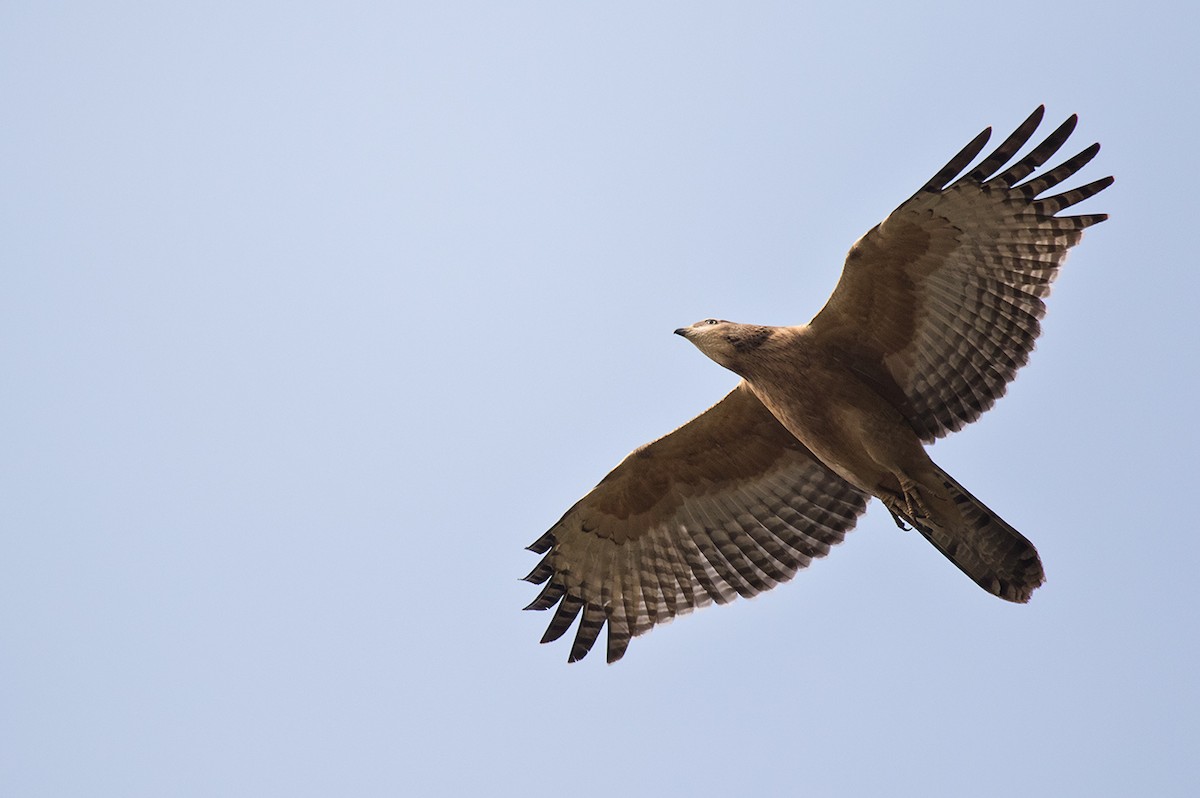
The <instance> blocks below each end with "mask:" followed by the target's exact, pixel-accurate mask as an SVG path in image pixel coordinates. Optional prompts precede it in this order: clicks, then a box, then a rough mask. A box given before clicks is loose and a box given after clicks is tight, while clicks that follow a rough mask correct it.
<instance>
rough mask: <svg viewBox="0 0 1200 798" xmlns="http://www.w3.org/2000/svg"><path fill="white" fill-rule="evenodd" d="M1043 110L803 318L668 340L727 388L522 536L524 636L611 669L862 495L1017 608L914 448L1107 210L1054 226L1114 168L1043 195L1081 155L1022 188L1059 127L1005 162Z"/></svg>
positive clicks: (969, 514) (978, 402)
mask: <svg viewBox="0 0 1200 798" xmlns="http://www.w3.org/2000/svg"><path fill="white" fill-rule="evenodd" d="M1042 114H1043V109H1042V108H1040V107H1039V108H1038V109H1037V110H1036V111H1034V113H1033V114H1032V115H1031V116H1030V117H1029V118H1028V119H1027V120H1025V122H1024V123H1023V124H1022V125H1021V126H1020V127H1019V128H1018V129H1017V130H1016V131H1015V132H1014V133H1013V134H1012V135H1011V136H1009V137H1008V139H1006V140H1005V141H1004V142H1003V143H1002V144H1001V145H1000V146H999V147H998V148H997V149H996V150H995V151H994V152H993V153H991V154H990V155H988V156H987V157H986V158H984V160H983V161H982V162H981V163H980V164H979V165H978V166H976V167H975V168H974V169H973V170H971V171H970V172H968V173H967V174H966V175H964V176H962V177H961V178H959V179H958V180H955V178H956V177H958V176H959V175H960V174H961V173H962V172H963V171H964V170H965V169H966V168H967V167H968V165H969V164H970V162H971V161H972V160H974V158H975V157H976V156H977V155H979V153H980V152H981V151H982V150H983V147H984V145H985V144H986V143H987V140H988V138H989V135H990V132H991V131H990V129H988V130H985V131H984V132H983V133H981V134H980V135H979V136H977V137H976V138H975V139H974V140H973V141H972V142H971V143H970V144H968V145H967V146H966V147H965V148H964V149H963V150H962V151H961V152H959V154H958V155H956V156H955V157H954V158H953V159H951V161H950V162H949V163H948V164H947V165H946V166H945V167H944V168H943V169H942V170H941V171H939V172H938V173H937V174H936V175H935V176H934V177H933V178H932V179H931V180H930V181H929V182H928V183H927V184H925V185H924V186H923V187H922V188H921V189H920V190H919V191H918V192H917V193H916V194H914V195H913V196H912V197H911V198H910V199H909V200H908V201H906V202H905V203H904V204H902V205H901V206H900V207H899V208H897V209H896V210H895V211H893V212H892V214H891V215H889V216H888V217H887V219H885V220H884V221H883V222H882V223H881V224H880V225H878V226H876V227H875V228H874V229H872V230H871V231H870V232H868V233H867V234H866V235H865V236H863V237H862V238H861V239H860V240H859V241H858V242H856V243H855V244H854V246H853V247H851V249H850V253H849V255H848V256H847V258H846V264H845V267H844V269H843V272H842V277H841V280H840V281H839V282H838V285H837V288H836V289H835V290H834V292H833V295H832V296H831V297H830V299H829V301H828V302H827V303H826V305H825V307H824V308H823V309H822V310H821V312H820V313H818V314H817V315H816V316H815V317H814V318H813V320H812V321H811V322H810V323H809V324H807V325H801V326H797V327H766V326H762V325H750V324H735V323H733V322H728V321H723V320H718V319H706V320H705V321H702V322H698V323H696V324H693V325H691V326H690V327H686V328H682V329H679V330H676V332H677V333H679V334H680V335H683V336H684V337H685V338H687V339H688V340H689V341H691V342H692V343H693V344H695V345H696V347H697V348H699V349H700V350H701V351H702V352H703V353H704V354H706V355H707V356H708V357H710V358H712V359H713V360H714V361H716V362H717V363H719V364H721V365H722V366H725V367H726V368H728V369H730V370H731V371H734V372H735V373H737V374H738V375H740V376H741V377H742V382H741V383H740V384H739V385H738V386H737V388H735V389H734V390H733V392H732V393H730V394H729V395H728V396H726V397H725V398H724V399H723V400H721V401H720V402H719V403H717V404H716V405H715V406H714V407H712V408H711V409H709V410H708V411H706V412H705V413H703V414H702V415H700V416H699V417H697V418H695V419H693V420H692V421H691V422H689V423H687V424H685V425H684V426H683V427H680V428H679V429H678V430H676V431H675V432H672V433H671V434H669V435H667V436H665V437H663V438H660V439H659V440H657V441H654V442H653V443H650V444H648V445H646V446H643V447H641V448H640V449H638V450H636V451H635V452H633V454H631V455H629V457H627V458H625V460H624V461H623V462H622V463H621V464H620V465H619V466H617V468H616V469H614V470H613V471H612V473H610V474H609V475H608V476H607V477H605V478H604V480H603V481H602V482H601V483H600V484H599V485H597V486H596V488H595V489H594V490H592V492H591V493H589V494H588V495H587V496H585V497H584V498H583V499H581V500H580V501H579V502H578V503H576V505H575V506H574V507H572V508H571V509H570V510H568V511H567V513H566V514H565V515H564V516H563V517H562V519H560V520H559V522H558V523H557V524H555V525H554V526H553V527H551V529H550V530H549V531H548V532H546V534H544V535H543V536H542V537H541V538H539V539H538V540H537V541H536V542H535V543H534V544H533V545H532V546H530V549H531V550H533V551H535V552H537V553H539V554H544V555H545V557H544V558H543V559H542V561H541V562H540V563H539V564H538V566H537V567H536V568H534V570H533V572H532V573H530V574H529V576H527V577H526V579H527V580H528V581H530V582H533V583H535V584H543V583H544V585H545V586H544V588H543V589H542V592H541V594H540V595H539V596H538V597H537V598H536V599H535V600H534V601H533V603H532V604H530V605H529V607H527V609H549V608H551V607H554V606H556V605H557V608H558V609H557V610H556V612H555V614H554V617H553V619H552V620H551V622H550V627H549V629H547V631H546V634H545V636H544V637H543V638H542V642H549V641H550V640H554V639H557V638H558V637H560V636H561V635H562V634H563V633H565V632H566V630H567V629H568V628H569V627H570V625H571V623H572V622H573V621H574V620H575V618H576V617H577V616H579V615H580V614H582V619H581V620H580V622H579V627H578V630H577V632H576V635H575V642H574V644H573V646H572V648H571V653H570V660H571V661H575V660H578V659H580V658H582V657H583V656H584V655H585V654H587V652H588V651H589V650H590V649H591V647H592V645H593V643H594V642H595V641H596V639H597V637H598V636H599V633H600V631H601V629H602V628H603V627H604V626H605V624H607V626H608V661H609V662H614V661H616V660H617V659H620V658H621V656H622V655H623V654H624V653H625V649H626V647H627V646H628V644H629V640H630V638H631V637H634V636H637V635H639V634H642V633H643V632H646V631H648V630H649V629H650V628H652V627H653V626H654V625H655V624H658V623H665V622H667V621H669V620H671V619H672V618H674V617H675V616H676V615H680V614H683V613H686V612H690V611H691V610H692V609H694V608H696V607H700V606H704V605H706V604H708V603H710V602H712V601H716V602H717V603H721V604H723V603H725V602H727V601H729V600H730V599H732V598H734V597H736V596H739V595H741V596H753V595H755V594H757V593H759V592H761V591H763V590H769V589H770V588H772V587H774V586H775V585H776V584H778V583H779V582H783V581H786V580H787V579H790V578H791V577H792V576H793V575H794V574H795V572H796V571H797V570H798V569H800V568H803V567H805V566H806V565H808V564H809V562H811V560H812V559H813V558H814V557H821V556H824V555H825V554H826V553H828V551H829V547H830V546H832V545H834V544H836V543H839V542H840V541H841V540H842V539H843V538H844V537H845V534H846V533H847V532H848V531H849V530H850V529H851V528H852V527H853V526H854V524H855V521H856V520H857V518H858V516H859V515H860V514H861V513H862V512H863V510H864V509H865V508H866V503H867V500H868V499H869V498H870V497H871V496H875V497H878V498H879V499H881V500H882V501H883V503H884V505H885V506H886V507H887V508H888V510H889V511H890V512H891V513H892V515H893V517H894V518H896V521H897V523H898V524H903V523H905V522H907V523H908V524H911V525H912V526H913V527H914V528H916V529H917V530H919V531H920V533H921V534H922V535H924V537H925V538H926V539H927V540H929V541H930V542H931V543H932V544H933V545H934V546H935V547H936V548H937V549H938V550H939V551H941V552H942V553H943V554H944V555H945V556H946V557H947V558H949V559H950V561H951V562H953V563H954V564H955V565H956V566H958V567H959V568H960V569H962V571H963V572H964V573H966V574H967V575H968V576H970V577H971V579H973V580H974V581H975V582H976V583H977V584H979V585H980V586H981V587H983V588H984V589H985V590H987V591H988V592H990V593H993V594H994V595H997V596H999V597H1001V598H1003V599H1007V600H1009V601H1015V602H1025V601H1028V600H1029V598H1030V596H1031V595H1032V593H1033V591H1034V590H1035V589H1036V588H1037V587H1038V586H1039V585H1041V584H1042V582H1043V581H1044V574H1043V571H1042V564H1041V561H1040V560H1039V558H1038V555H1037V551H1036V549H1035V548H1034V547H1033V544H1031V543H1030V542H1029V541H1028V540H1027V539H1026V538H1025V537H1023V536H1022V535H1021V534H1020V533H1019V532H1017V531H1016V530H1015V529H1013V528H1012V527H1011V526H1009V525H1008V524H1006V523H1005V522H1004V521H1003V520H1002V519H1000V518H999V517H998V516H997V515H996V514H995V513H993V512H992V511H991V510H989V509H988V508H987V507H986V506H984V505H983V504H982V503H981V502H980V501H979V500H978V499H976V498H975V497H974V496H972V495H971V494H970V493H968V492H967V491H966V490H965V489H964V488H963V487H962V486H961V485H959V484H958V483H957V482H956V481H955V480H954V479H953V478H951V477H950V476H949V475H948V474H946V472H945V471H943V470H942V469H941V468H939V467H938V466H937V465H936V464H935V463H934V462H933V461H932V460H930V459H929V456H928V455H927V454H926V452H925V449H924V446H923V444H925V443H929V442H932V441H933V440H935V439H937V438H939V437H942V436H944V435H946V434H948V433H950V432H952V431H954V430H958V429H960V428H961V427H962V426H963V425H965V424H967V423H969V422H971V421H974V420H975V419H976V418H978V417H979V416H980V415H981V414H982V413H983V412H984V411H985V410H987V409H988V408H990V407H991V406H992V405H993V404H994V403H995V401H996V400H997V399H998V398H999V397H1000V396H1002V395H1003V394H1004V391H1005V389H1006V387H1007V385H1008V383H1009V382H1010V381H1011V380H1012V379H1013V378H1014V377H1015V375H1016V372H1017V370H1018V369H1019V368H1020V367H1021V366H1023V365H1024V364H1025V362H1026V361H1027V360H1028V358H1029V353H1030V351H1031V350H1032V349H1033V344H1034V341H1035V339H1036V338H1037V336H1038V333H1039V332H1040V323H1039V320H1040V319H1041V317H1042V316H1043V315H1044V313H1045V305H1044V304H1043V302H1042V300H1043V298H1044V297H1045V296H1046V295H1047V294H1048V293H1049V291H1050V284H1051V282H1052V281H1053V280H1054V278H1055V276H1056V275H1057V273H1058V269H1059V267H1060V266H1061V264H1062V262H1063V260H1064V259H1065V257H1066V253H1067V250H1068V249H1069V248H1070V247H1072V246H1074V245H1075V244H1076V243H1078V242H1079V239H1080V236H1081V235H1082V231H1083V229H1084V228H1086V227H1089V226H1090V225H1093V224H1096V223H1097V222H1101V221H1103V220H1104V219H1105V218H1106V217H1105V216H1104V215H1099V214H1097V215H1084V216H1056V215H1055V214H1056V213H1058V212H1059V211H1061V210H1063V209H1064V208H1067V207H1069V206H1071V205H1074V204H1076V203H1078V202H1081V201H1082V200H1085V199H1087V198H1088V197H1091V196H1093V195H1095V194H1097V193H1098V192H1100V191H1102V190H1103V189H1105V188H1106V187H1108V186H1109V185H1110V184H1111V183H1112V178H1111V177H1106V178H1103V179H1101V180H1097V181H1095V182H1093V183H1089V184H1087V185H1085V186H1082V187H1080V188H1076V189H1073V190H1070V191H1065V192H1062V193H1060V194H1056V195H1053V196H1049V197H1041V195H1042V194H1043V193H1045V192H1046V191H1048V190H1049V189H1051V188H1053V187H1054V186H1056V185H1058V184H1059V183H1061V182H1062V181H1063V180H1065V179H1067V178H1069V177H1071V176H1072V175H1074V174H1075V173H1076V172H1077V171H1078V170H1079V169H1080V168H1082V167H1083V166H1084V165H1085V164H1086V163H1087V162H1088V161H1090V160H1091V159H1092V158H1093V157H1094V156H1095V154H1096V152H1097V151H1099V145H1098V144H1093V145H1092V146H1091V147H1088V148H1087V149H1085V150H1084V151H1083V152H1081V153H1079V154H1078V155H1076V156H1074V157H1072V158H1070V159H1068V160H1066V161H1064V162H1063V163H1062V164H1061V165H1059V166H1058V167H1056V168H1054V169H1051V170H1049V171H1047V172H1044V173H1042V174H1041V175H1039V176H1036V177H1033V178H1032V179H1027V178H1030V176H1031V175H1032V174H1033V173H1034V172H1035V170H1036V169H1037V168H1038V167H1040V166H1042V164H1044V163H1045V162H1046V161H1047V160H1048V159H1049V158H1051V157H1052V156H1053V155H1054V154H1055V153H1056V152H1057V151H1058V150H1059V148H1060V147H1061V146H1062V144H1063V143H1064V142H1065V141H1066V139H1067V137H1068V136H1069V135H1070V133H1071V131H1072V130H1073V129H1074V127H1075V121H1076V118H1075V117H1074V116H1072V117H1070V118H1069V119H1068V120H1067V121H1066V122H1065V123H1063V124H1062V125H1060V126H1059V127H1058V128H1057V129H1056V130H1055V131H1054V132H1053V133H1051V134H1050V136H1049V137H1047V138H1046V139H1045V140H1044V141H1043V142H1042V143H1041V144H1039V145H1037V146H1036V147H1034V148H1033V149H1032V150H1031V151H1030V152H1029V154H1027V155H1026V156H1024V157H1023V158H1021V159H1020V160H1018V161H1016V162H1015V163H1013V164H1012V165H1011V166H1009V167H1008V168H1007V169H1005V168H1004V167H1005V165H1006V164H1008V163H1009V162H1010V161H1012V160H1013V158H1014V156H1015V155H1016V154H1017V151H1018V150H1020V149H1021V147H1022V146H1023V145H1024V144H1025V143H1026V142H1027V141H1028V140H1029V139H1030V137H1031V136H1032V135H1033V132H1034V131H1035V130H1036V129H1037V127H1038V125H1039V124H1040V122H1041V120H1042ZM1001 170H1003V171H1001ZM1022 181H1024V182H1022Z"/></svg>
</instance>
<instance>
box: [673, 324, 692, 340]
mask: <svg viewBox="0 0 1200 798" xmlns="http://www.w3.org/2000/svg"><path fill="white" fill-rule="evenodd" d="M688 329H689V328H687V327H680V328H679V329H678V330H676V331H675V334H676V335H682V336H683V337H684V338H687V336H688Z"/></svg>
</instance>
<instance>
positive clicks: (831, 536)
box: [525, 383, 869, 662]
mask: <svg viewBox="0 0 1200 798" xmlns="http://www.w3.org/2000/svg"><path fill="white" fill-rule="evenodd" d="M868 498H869V497H868V496H867V495H866V494H864V493H862V492H860V491H859V490H857V489H856V488H854V487H852V486H851V485H850V484H849V483H847V482H846V481H845V480H843V479H842V478H841V477H839V476H837V475H836V474H834V473H833V472H832V471H830V470H829V469H827V468H826V467H825V466H823V465H821V463H819V462H818V461H817V460H816V458H815V457H814V456H813V455H812V453H811V452H809V451H808V449H806V448H805V447H804V446H803V445H802V444H801V443H800V442H799V441H797V440H796V439H795V438H794V437H792V435H791V434H790V433H789V432H788V431H787V430H786V429H784V428H783V426H782V425H781V424H780V423H779V422H778V421H776V420H775V417H774V416H772V415H771V413H770V411H768V410H767V409H766V408H765V407H764V406H763V405H762V403H761V402H759V400H758V399H757V398H756V397H755V396H754V394H753V393H752V392H751V391H750V389H749V388H748V387H747V386H746V384H745V383H742V384H740V385H739V386H738V387H737V388H735V389H734V390H733V391H732V392H731V393H729V395H727V396H726V397H725V398H724V399H722V400H721V401H720V402H718V403H717V404H716V405H715V406H713V407H712V408H710V409H709V410H707V411H705V412H704V413H702V414H701V415H700V416H698V417H696V418H695V419H693V420H692V421H690V422H688V423H687V424H685V425H684V426H682V427H680V428H679V429H677V430H675V431H674V432H672V433H671V434H669V435H667V436H665V437H663V438H660V439H658V440H657V441H655V442H653V443H651V444H648V445H646V446H643V447H642V448H640V449H638V450H636V451H635V452H633V453H632V454H630V455H629V456H628V457H626V458H625V460H624V461H622V463H621V464H620V465H619V466H617V467H616V468H615V469H614V470H613V471H612V473H610V474H609V475H608V476H607V477H605V478H604V480H603V481H602V482H601V483H600V484H599V485H597V486H596V487H595V489H593V490H592V492H591V493H589V494H588V495H587V496H585V497H584V498H583V499H581V500H580V501H579V502H578V503H577V504H576V505H575V506H574V507H572V508H571V509H570V510H568V511H567V513H566V515H564V516H563V517H562V519H561V520H560V521H559V522H558V523H557V524H555V525H554V526H553V527H552V528H551V529H550V530H549V531H548V532H547V533H546V534H544V535H542V537H541V538H539V539H538V540H537V541H536V542H535V543H534V544H533V545H532V546H530V547H529V548H530V550H532V551H534V552H537V553H539V554H545V555H546V556H545V557H544V558H543V559H542V561H541V563H539V564H538V566H537V567H536V568H534V569H533V571H532V572H531V573H530V574H529V576H527V577H525V579H526V580H527V581H529V582H533V583H534V584H542V583H545V587H544V588H543V589H542V592H541V594H540V595H539V596H538V597H537V598H536V599H534V601H533V603H532V604H530V605H529V606H528V607H526V609H536V610H545V609H549V608H551V607H554V606H555V605H557V606H558V609H557V610H556V611H555V613H554V617H553V619H552V620H551V621H550V627H549V628H548V629H547V630H546V634H545V636H544V637H543V638H542V642H543V643H547V642H550V641H551V640H556V639H558V638H559V637H561V636H562V634H563V633H564V632H566V630H567V628H568V627H570V625H571V623H572V622H573V621H574V620H575V618H576V616H578V615H579V614H580V613H581V612H582V616H583V617H582V619H581V620H580V622H579V629H578V631H577V633H576V635H575V643H574V645H573V646H572V647H571V653H570V661H572V662H574V661H575V660H578V659H581V658H582V657H583V656H584V655H586V654H587V652H588V651H589V650H590V649H591V647H592V644H593V643H595V641H596V638H597V637H598V636H599V634H600V630H601V628H602V627H603V626H604V624H605V623H607V624H608V661H609V662H615V661H616V660H618V659H620V658H621V656H622V655H623V654H624V653H625V648H626V647H627V646H628V645H629V640H630V638H631V637H634V636H636V635H640V634H642V633H643V632H646V631H649V630H650V629H651V627H653V626H654V625H655V624H659V623H666V622H667V621H670V620H671V619H672V618H674V617H675V616H676V615H681V614H683V613H687V612H691V611H692V610H693V609H695V608H696V607H703V606H705V605H707V604H709V603H710V602H713V601H716V602H717V603H718V604H724V603H726V602H728V601H730V600H731V599H733V598H736V597H737V596H739V595H741V596H753V595H755V594H757V593H759V592H762V591H764V590H769V589H771V588H772V587H774V586H775V585H777V584H779V583H780V582H784V581H786V580H788V579H790V578H791V577H792V576H793V575H794V574H795V573H796V571H797V570H799V569H800V568H803V567H805V566H807V565H808V564H809V562H811V561H812V559H813V558H814V557H822V556H824V555H825V554H827V553H828V552H829V547H830V546H832V545H834V544H836V543H840V542H841V541H842V539H843V537H845V534H846V532H848V531H849V530H850V529H851V528H852V527H853V526H854V524H855V521H856V520H857V519H858V516H859V515H860V514H861V513H862V512H863V510H864V509H865V508H866V503H867V499H868Z"/></svg>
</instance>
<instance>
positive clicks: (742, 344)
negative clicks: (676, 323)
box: [675, 319, 771, 374]
mask: <svg viewBox="0 0 1200 798" xmlns="http://www.w3.org/2000/svg"><path fill="white" fill-rule="evenodd" d="M675 334H676V335H682V336H683V337H684V338H686V339H688V340H689V341H691V342H692V343H693V344H695V345H696V348H697V349H699V350H700V351H701V352H703V353H704V354H705V355H707V356H708V357H710V358H712V359H713V360H714V361H716V362H717V363H720V364H721V365H722V366H724V367H725V368H727V369H730V370H731V371H735V372H737V373H739V374H741V373H742V371H743V369H742V368H741V366H742V365H743V364H744V362H745V359H746V355H748V354H749V353H750V352H752V351H754V350H755V349H758V348H759V347H760V346H762V344H763V343H764V342H765V341H766V340H767V339H768V338H770V337H771V328H770V327H762V326H760V325H757V324H738V323H736V322H732V321H725V320H724V319H705V320H704V321H698V322H696V323H695V324H693V325H691V326H690V327H680V328H679V329H678V330H676V331H675Z"/></svg>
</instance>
